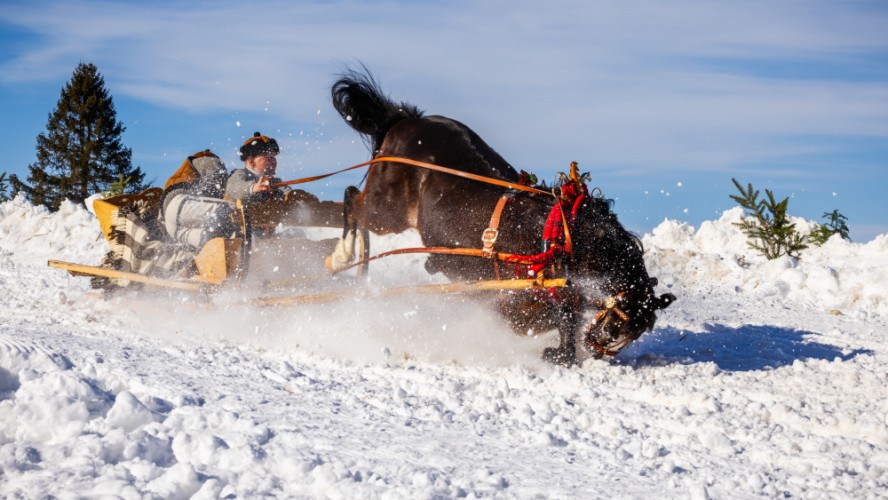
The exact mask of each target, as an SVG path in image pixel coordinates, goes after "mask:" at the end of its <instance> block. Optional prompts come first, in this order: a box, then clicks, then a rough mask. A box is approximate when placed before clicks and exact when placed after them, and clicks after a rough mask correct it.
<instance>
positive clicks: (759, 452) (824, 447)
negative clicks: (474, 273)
mask: <svg viewBox="0 0 888 500" xmlns="http://www.w3.org/2000/svg"><path fill="white" fill-rule="evenodd" d="M617 208H619V207H617ZM741 215H742V213H741V212H740V211H739V210H731V211H728V212H726V213H725V214H724V216H723V217H722V218H721V219H720V220H718V221H710V222H706V223H704V224H703V225H702V226H701V227H700V228H696V229H695V228H692V227H689V226H687V225H685V224H682V223H679V222H675V221H666V222H664V223H662V224H661V225H660V226H659V227H657V228H656V230H654V231H653V233H652V234H649V235H645V237H644V242H645V247H646V249H647V259H648V265H649V270H650V271H651V274H652V275H656V276H659V278H660V287H659V289H658V292H660V293H663V292H664V291H667V290H668V291H670V292H672V293H674V294H675V295H677V296H678V298H679V300H678V302H676V303H675V304H674V305H673V306H672V307H671V308H669V309H667V310H665V311H662V312H661V313H660V319H659V321H658V323H657V327H656V329H655V330H654V331H653V332H651V333H648V334H646V335H645V336H643V337H642V339H641V340H639V341H638V342H636V343H635V344H633V345H632V346H630V347H629V348H627V349H626V350H625V351H624V352H623V353H621V354H620V356H619V357H618V358H617V359H615V360H614V361H612V362H604V361H587V362H586V363H585V364H584V365H583V366H581V367H579V368H573V369H564V368H560V367H552V366H548V365H545V364H544V363H542V362H541V361H539V360H538V359H537V358H538V354H539V352H540V350H541V348H542V347H544V346H546V345H552V344H554V343H555V339H554V336H553V335H552V334H551V333H549V334H546V335H543V336H540V337H537V338H520V337H517V336H514V335H513V334H512V333H510V332H509V331H508V329H507V327H506V326H505V324H504V323H503V322H502V320H501V319H500V318H498V317H497V316H496V314H494V313H493V312H492V311H491V309H490V308H489V307H488V306H487V305H485V304H479V303H477V302H474V301H468V300H465V299H461V298H459V297H456V298H449V299H442V298H441V297H420V298H406V297H405V298H396V299H387V300H385V301H382V300H380V299H375V298H372V297H366V298H364V299H362V300H359V301H355V300H346V301H343V302H337V303H331V304H324V305H313V306H301V307H294V308H289V309H285V310H255V309H250V308H249V307H247V306H246V305H244V304H238V303H237V298H236V297H230V296H229V297H226V296H222V297H219V298H217V299H216V303H215V304H206V303H196V302H195V301H193V300H185V299H183V298H181V297H153V298H150V299H148V300H142V301H136V300H134V299H133V298H132V297H121V298H114V299H103V298H101V297H100V296H98V295H97V294H95V293H94V292H92V291H91V290H89V288H88V280H87V279H86V278H74V277H69V276H68V275H67V273H65V272H64V271H61V270H58V269H52V268H49V267H47V266H46V261H47V259H59V260H67V261H75V262H80V263H87V264H95V263H98V261H99V259H100V257H101V255H102V254H103V253H104V251H105V243H104V241H103V240H102V239H100V235H99V231H98V225H97V223H96V221H95V219H94V217H93V216H92V215H91V214H89V213H88V212H87V211H86V210H84V209H82V208H78V207H76V206H74V205H71V204H66V205H65V206H63V208H62V210H61V211H60V212H58V213H55V214H50V213H48V212H46V211H45V210H43V209H40V208H36V207H32V206H30V205H26V204H23V203H22V202H20V201H14V202H7V203H3V204H0V496H4V497H14V498H15V497H26V498H45V497H49V496H53V497H57V498H75V497H77V498H79V497H109V498H114V497H119V498H145V497H149V498H150V497H157V498H189V497H191V498H219V497H228V498H235V497H237V498H254V497H260V496H265V495H270V496H276V497H296V498H300V497H330V498H409V499H415V498H452V497H468V498H476V497H493V498H757V497H769V498H774V497H801V498H855V499H858V498H886V497H888V368H886V366H888V335H886V334H888V329H886V326H888V235H883V236H881V237H879V238H877V239H875V240H874V241H872V242H869V243H867V244H857V243H847V242H844V241H841V240H831V241H830V242H828V243H827V244H826V245H825V246H824V247H822V248H819V249H818V248H814V249H811V250H809V251H806V252H805V253H804V254H803V258H802V260H801V261H791V260H789V259H781V260H777V261H772V262H766V261H763V260H762V259H761V258H758V257H756V256H755V255H753V254H752V253H750V252H749V251H747V249H746V247H745V242H744V239H743V237H742V235H740V234H739V233H738V232H737V230H736V228H735V227H734V226H732V225H731V222H733V221H736V220H738V219H739V218H740V217H741ZM802 223H804V222H803V221H802ZM375 241H376V240H375ZM380 241H382V246H383V247H384V246H385V245H389V246H399V245H403V244H407V243H409V244H413V243H415V235H406V236H399V237H398V238H389V239H388V240H380ZM380 248H382V247H381V246H380V245H379V244H378V243H377V244H376V247H375V249H380ZM403 259H405V260H401V261H399V262H398V263H380V265H377V266H376V267H375V269H374V279H377V280H379V281H384V280H390V281H391V282H393V283H398V284H404V283H407V282H420V281H428V280H429V278H427V277H425V276H424V274H423V272H422V266H421V259H420V258H417V257H415V256H414V257H409V258H406V257H405V258H403ZM393 262H394V261H393ZM383 284H385V283H383Z"/></svg>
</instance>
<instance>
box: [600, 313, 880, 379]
mask: <svg viewBox="0 0 888 500" xmlns="http://www.w3.org/2000/svg"><path fill="white" fill-rule="evenodd" d="M704 327H705V331H702V332H694V331H689V330H681V329H677V328H671V327H668V328H658V329H656V330H655V331H654V332H652V333H648V334H646V335H644V336H643V337H642V338H641V339H639V341H638V342H636V343H635V344H633V345H631V346H630V347H629V348H627V349H626V350H625V351H624V352H623V354H622V355H621V356H620V357H619V358H617V360H615V361H616V362H617V363H620V364H625V365H629V366H650V365H668V364H693V363H705V362H712V363H715V364H716V366H718V367H719V368H720V369H721V370H725V371H738V372H742V371H753V370H771V369H774V368H780V367H782V366H787V365H791V364H793V363H794V362H795V361H805V360H809V359H822V360H826V361H834V360H838V361H847V360H850V359H852V358H854V357H856V356H858V355H861V354H872V351H871V350H868V349H855V350H853V351H849V350H847V349H842V348H840V347H837V346H834V345H828V344H821V343H819V342H816V341H815V340H813V339H812V337H816V336H817V335H818V334H817V333H814V332H809V331H804V330H795V329H792V328H781V327H777V326H767V325H765V326H752V325H744V326H741V327H739V328H734V327H730V326H727V325H722V324H706V325H704Z"/></svg>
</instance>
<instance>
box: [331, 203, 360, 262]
mask: <svg viewBox="0 0 888 500" xmlns="http://www.w3.org/2000/svg"><path fill="white" fill-rule="evenodd" d="M361 201H362V200H361V192H360V190H358V188H356V187H354V186H349V187H348V188H346V190H345V196H344V199H343V204H342V238H341V239H340V240H339V241H338V242H336V247H335V248H334V249H333V253H332V254H330V255H329V256H328V257H327V261H326V267H327V270H328V271H331V272H332V271H338V270H339V269H342V268H344V267H346V266H348V265H349V264H351V263H352V261H354V260H355V238H356V236H357V228H358V221H357V219H356V218H355V216H354V214H355V209H356V208H357V207H358V205H359V204H360V203H361Z"/></svg>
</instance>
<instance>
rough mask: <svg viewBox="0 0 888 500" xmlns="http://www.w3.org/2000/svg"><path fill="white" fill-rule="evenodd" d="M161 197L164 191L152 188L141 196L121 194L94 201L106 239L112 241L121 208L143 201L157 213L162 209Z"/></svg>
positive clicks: (94, 208) (94, 207) (94, 209)
mask: <svg viewBox="0 0 888 500" xmlns="http://www.w3.org/2000/svg"><path fill="white" fill-rule="evenodd" d="M161 195H163V189H161V188H159V187H152V188H148V189H146V190H144V191H142V192H141V193H139V194H119V195H116V196H111V197H109V198H104V199H100V200H95V201H93V211H95V213H96V217H97V218H98V219H99V225H100V226H102V234H104V235H105V239H106V240H108V241H111V224H112V221H113V220H114V219H115V218H116V217H117V211H118V210H119V209H120V208H121V207H125V206H128V205H132V204H134V203H136V202H138V201H141V202H143V203H145V204H146V205H147V206H148V209H149V210H150V211H154V212H156V211H157V210H159V209H160V197H161Z"/></svg>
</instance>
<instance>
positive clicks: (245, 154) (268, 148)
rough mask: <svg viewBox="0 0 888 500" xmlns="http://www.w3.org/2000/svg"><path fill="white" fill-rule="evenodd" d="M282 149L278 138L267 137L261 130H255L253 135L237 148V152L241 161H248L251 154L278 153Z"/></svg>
mask: <svg viewBox="0 0 888 500" xmlns="http://www.w3.org/2000/svg"><path fill="white" fill-rule="evenodd" d="M280 152H281V149H280V148H279V147H278V143H277V141H276V140H274V139H272V138H270V137H265V136H264V135H262V134H260V133H259V132H254V133H253V137H250V138H249V139H247V140H246V141H245V142H244V144H243V146H241V147H240V149H238V150H237V154H238V156H239V157H240V159H241V161H247V158H249V157H251V156H260V155H263V154H274V155H276V154H278V153H280Z"/></svg>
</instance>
